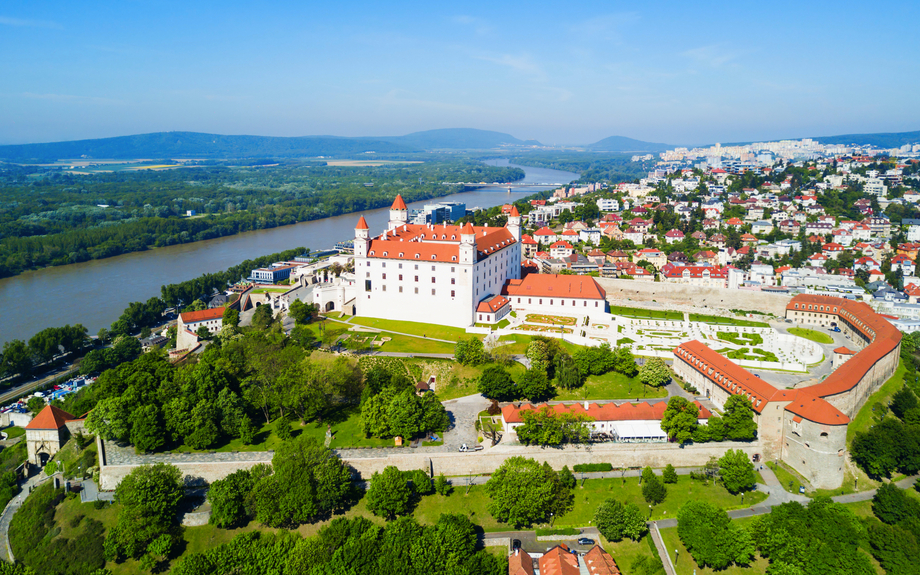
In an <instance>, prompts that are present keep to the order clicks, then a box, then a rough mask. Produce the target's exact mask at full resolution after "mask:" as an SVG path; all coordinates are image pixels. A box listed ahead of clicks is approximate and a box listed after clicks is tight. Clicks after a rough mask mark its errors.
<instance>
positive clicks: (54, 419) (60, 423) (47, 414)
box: [26, 405, 76, 429]
mask: <svg viewBox="0 0 920 575" xmlns="http://www.w3.org/2000/svg"><path fill="white" fill-rule="evenodd" d="M71 419H76V418H75V417H74V416H72V415H70V414H69V413H67V412H66V411H64V410H63V409H58V408H57V407H54V406H53V405H46V406H45V408H44V409H42V410H41V411H39V412H38V415H36V416H35V418H34V419H33V420H32V421H30V422H29V425H27V426H26V429H60V428H62V427H64V424H65V423H66V422H68V421H70V420H71Z"/></svg>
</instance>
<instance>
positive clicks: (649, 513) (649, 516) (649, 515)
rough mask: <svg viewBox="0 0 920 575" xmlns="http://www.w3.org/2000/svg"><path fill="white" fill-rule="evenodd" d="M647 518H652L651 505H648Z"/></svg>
mask: <svg viewBox="0 0 920 575" xmlns="http://www.w3.org/2000/svg"><path fill="white" fill-rule="evenodd" d="M648 520H649V521H651V520H652V506H651V505H649V506H648Z"/></svg>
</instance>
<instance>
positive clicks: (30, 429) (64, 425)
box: [25, 405, 84, 466]
mask: <svg viewBox="0 0 920 575" xmlns="http://www.w3.org/2000/svg"><path fill="white" fill-rule="evenodd" d="M83 423H84V420H82V419H78V418H76V417H74V416H72V415H70V414H69V413H67V412H66V411H64V410H63V409H59V408H57V407H54V406H53V405H46V406H45V407H44V408H43V409H42V410H41V411H39V412H38V415H36V416H35V417H34V418H33V419H32V421H30V422H29V424H28V425H26V427H25V429H26V451H27V453H28V458H29V462H30V463H33V464H35V465H41V466H44V465H45V464H46V463H47V462H48V460H50V459H51V458H52V457H54V454H55V453H57V452H58V451H60V449H61V447H62V446H63V445H64V444H65V443H67V439H68V438H69V437H70V435H71V434H72V433H76V432H77V431H82V430H83Z"/></svg>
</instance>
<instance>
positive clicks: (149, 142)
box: [0, 128, 920, 162]
mask: <svg viewBox="0 0 920 575" xmlns="http://www.w3.org/2000/svg"><path fill="white" fill-rule="evenodd" d="M812 139H814V140H816V141H818V142H821V143H825V144H857V145H870V144H871V145H874V146H877V147H881V148H894V147H898V146H902V145H904V144H909V143H916V142H920V131H918V132H899V133H880V134H848V135H843V136H827V137H820V138H812ZM747 143H750V142H747ZM726 145H727V144H726ZM739 145H740V144H739ZM508 146H518V147H527V146H542V144H540V142H538V141H536V140H519V139H517V138H515V137H514V136H511V135H509V134H503V133H501V132H492V131H488V130H476V129H471V128H449V129H443V130H427V131H424V132H414V133H412V134H407V135H405V136H386V137H354V138H345V137H339V136H302V137H296V138H281V137H275V136H222V135H218V134H202V133H199V132H157V133H153V134H138V135H135V136H119V137H116V138H101V139H96V140H77V141H71V142H52V143H46V144H16V145H7V146H0V159H4V160H8V161H13V162H41V161H50V160H59V159H65V158H66V159H72V158H82V157H86V158H94V159H113V160H121V159H124V160H127V159H136V158H151V159H161V158H208V159H229V158H296V157H316V156H354V155H357V154H364V153H366V152H373V153H377V154H399V153H409V152H424V151H431V150H493V149H496V148H504V147H508ZM673 147H674V146H671V145H669V144H660V143H654V142H643V141H642V140H635V139H633V138H627V137H624V136H611V137H609V138H604V139H603V140H600V141H599V142H595V143H593V144H588V145H586V146H584V147H583V148H584V149H585V150H587V151H590V152H619V153H638V152H661V151H664V150H667V149H670V148H673Z"/></svg>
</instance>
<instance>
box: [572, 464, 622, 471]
mask: <svg viewBox="0 0 920 575" xmlns="http://www.w3.org/2000/svg"><path fill="white" fill-rule="evenodd" d="M572 471H574V472H576V473H581V472H584V473H591V472H604V471H613V465H611V464H609V463H579V464H578V465H575V466H573V467H572Z"/></svg>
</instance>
